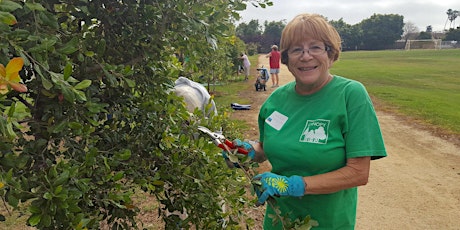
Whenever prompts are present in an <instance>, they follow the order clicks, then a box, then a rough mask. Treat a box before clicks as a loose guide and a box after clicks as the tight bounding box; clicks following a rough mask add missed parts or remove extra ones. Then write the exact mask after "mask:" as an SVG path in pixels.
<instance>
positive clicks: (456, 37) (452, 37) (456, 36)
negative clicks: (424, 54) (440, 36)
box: [444, 29, 460, 42]
mask: <svg viewBox="0 0 460 230" xmlns="http://www.w3.org/2000/svg"><path fill="white" fill-rule="evenodd" d="M444 40H446V41H457V42H458V41H460V29H450V30H449V32H447V33H446V38H445V39H444Z"/></svg>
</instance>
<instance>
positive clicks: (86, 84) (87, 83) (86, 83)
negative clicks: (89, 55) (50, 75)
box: [74, 80, 91, 89]
mask: <svg viewBox="0 0 460 230" xmlns="http://www.w3.org/2000/svg"><path fill="white" fill-rule="evenodd" d="M90 85H91V80H83V81H81V82H80V83H78V84H77V85H76V86H74V88H75V89H86V88H88V87H89V86H90Z"/></svg>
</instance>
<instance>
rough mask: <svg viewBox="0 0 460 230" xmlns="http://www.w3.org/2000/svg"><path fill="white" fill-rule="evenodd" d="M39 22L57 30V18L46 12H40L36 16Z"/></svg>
mask: <svg viewBox="0 0 460 230" xmlns="http://www.w3.org/2000/svg"><path fill="white" fill-rule="evenodd" d="M38 16H39V18H40V20H41V21H42V22H43V24H45V25H47V26H49V27H51V28H53V29H58V28H59V25H58V22H57V18H56V17H55V16H54V15H53V14H51V13H49V12H47V11H40V13H39V14H38Z"/></svg>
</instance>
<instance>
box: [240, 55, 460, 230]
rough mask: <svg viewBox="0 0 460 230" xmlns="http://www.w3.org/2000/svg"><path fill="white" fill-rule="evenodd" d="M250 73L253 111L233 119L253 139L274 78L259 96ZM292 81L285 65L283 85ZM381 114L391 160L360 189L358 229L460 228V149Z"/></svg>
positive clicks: (376, 166) (377, 165) (374, 169)
mask: <svg viewBox="0 0 460 230" xmlns="http://www.w3.org/2000/svg"><path fill="white" fill-rule="evenodd" d="M262 65H263V66H266V67H267V66H268V59H267V58H265V56H264V55H262V56H260V57H259V64H258V66H262ZM252 75H253V77H252V79H251V80H250V81H248V90H247V91H245V92H243V93H242V95H241V96H242V97H245V98H249V99H250V101H251V102H250V103H251V106H252V108H253V109H252V110H243V111H235V113H234V114H233V116H234V117H235V118H238V119H244V120H247V121H248V123H250V124H252V125H251V131H250V132H248V133H247V134H246V138H247V139H252V140H254V139H257V137H258V131H257V115H258V110H259V108H260V105H261V104H262V103H263V101H264V100H265V98H266V97H267V96H268V95H269V94H270V93H271V92H272V91H273V88H270V86H271V85H272V83H271V79H270V80H269V82H268V84H267V91H265V92H264V91H262V92H260V91H259V92H256V91H255V89H254V87H253V84H254V82H255V80H254V79H255V77H254V76H255V75H256V73H253V74H252ZM292 80H294V78H293V77H292V75H291V74H290V73H289V71H288V70H287V68H286V66H284V65H282V67H281V73H280V85H283V84H286V83H287V82H289V81H292ZM377 110H378V108H377ZM377 115H378V118H379V121H380V125H381V128H382V132H383V136H384V139H385V144H386V148H387V151H388V157H386V158H383V159H380V160H376V161H373V162H372V164H371V174H370V178H369V183H368V184H367V185H366V186H362V187H360V189H359V205H358V215H357V226H356V229H357V230H367V229H386V230H387V229H395V230H396V229H398V230H399V229H405V230H408V229H417V230H418V229H460V148H459V147H457V146H456V145H454V144H453V143H451V142H449V141H447V140H444V139H442V138H439V137H437V136H434V135H433V134H432V133H431V132H429V131H426V130H421V129H419V128H416V127H414V126H411V125H410V124H409V123H408V120H407V119H400V118H398V117H397V116H395V115H392V114H391V113H388V112H383V111H377ZM264 167H266V165H264ZM256 215H257V214H256ZM259 215H261V214H259Z"/></svg>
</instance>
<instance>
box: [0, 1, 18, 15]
mask: <svg viewBox="0 0 460 230" xmlns="http://www.w3.org/2000/svg"><path fill="white" fill-rule="evenodd" d="M20 8H22V6H21V4H19V3H15V2H13V1H10V0H3V1H0V11H4V12H13V11H15V10H17V9H20Z"/></svg>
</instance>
